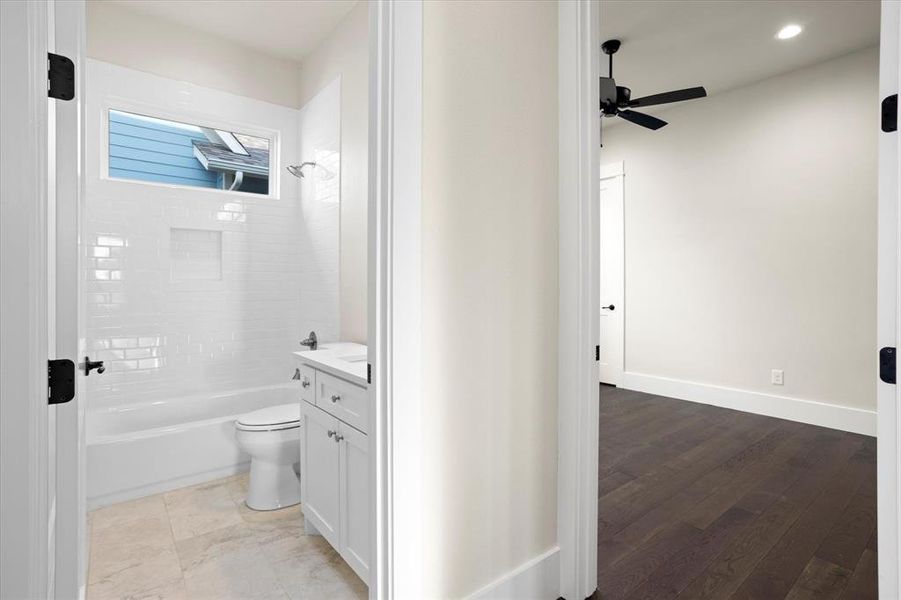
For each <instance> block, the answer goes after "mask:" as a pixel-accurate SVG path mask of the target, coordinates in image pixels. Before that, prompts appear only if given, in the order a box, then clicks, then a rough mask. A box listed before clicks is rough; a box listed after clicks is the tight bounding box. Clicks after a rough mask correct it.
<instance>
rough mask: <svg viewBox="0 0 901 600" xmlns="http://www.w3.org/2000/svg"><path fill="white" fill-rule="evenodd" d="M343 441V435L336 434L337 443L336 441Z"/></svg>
mask: <svg viewBox="0 0 901 600" xmlns="http://www.w3.org/2000/svg"><path fill="white" fill-rule="evenodd" d="M343 439H344V436H343V435H338V433H337V432H336V433H335V441H336V442H340V441H341V440H343Z"/></svg>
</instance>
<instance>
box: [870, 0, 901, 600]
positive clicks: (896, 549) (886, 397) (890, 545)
mask: <svg viewBox="0 0 901 600" xmlns="http://www.w3.org/2000/svg"><path fill="white" fill-rule="evenodd" d="M899 36H901V4H899V3H898V2H897V1H892V0H883V2H882V32H881V40H880V52H879V100H880V102H881V101H883V99H884V98H887V97H888V96H890V95H892V94H896V95H897V94H898V87H899V81H898V80H899V74H898V70H899V64H901V61H899V54H901V46H899ZM896 115H897V113H896ZM899 143H901V141H899V135H898V132H897V131H894V132H886V131H882V132H880V133H879V221H878V223H879V224H878V227H879V246H878V259H877V262H878V267H877V282H878V296H877V297H878V311H877V331H876V338H877V339H876V342H877V346H878V348H895V349H896V350H895V352H896V353H897V348H898V340H899V339H901V319H899V318H898V309H899V301H901V288H899V286H901V245H899V242H898V238H899V235H901V224H899V217H901V206H899V205H901V200H899V196H901V173H899V171H901V152H899ZM875 351H876V349H875V348H874V352H875ZM877 414H878V423H877V428H878V430H877V438H878V451H877V452H878V454H877V456H878V462H877V472H878V518H877V520H878V522H879V536H878V538H879V551H878V556H879V597H880V598H899V597H901V575H899V573H901V569H898V564H899V561H901V477H899V474H898V471H899V469H901V390H899V387H898V385H897V384H890V383H886V382H883V381H879V382H878V383H877Z"/></svg>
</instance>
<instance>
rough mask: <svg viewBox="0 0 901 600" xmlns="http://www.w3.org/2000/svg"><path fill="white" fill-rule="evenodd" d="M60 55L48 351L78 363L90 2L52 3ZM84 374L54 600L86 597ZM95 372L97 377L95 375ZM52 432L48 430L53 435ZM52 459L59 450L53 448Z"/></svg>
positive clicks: (69, 408)
mask: <svg viewBox="0 0 901 600" xmlns="http://www.w3.org/2000/svg"><path fill="white" fill-rule="evenodd" d="M52 20H53V22H54V38H55V47H56V50H55V52H56V53H57V54H61V55H63V56H66V57H68V58H69V59H71V60H72V62H73V63H74V64H75V98H74V99H73V100H68V101H62V100H55V101H53V108H52V113H51V120H50V123H51V127H52V131H53V132H55V141H56V144H55V146H56V148H55V164H53V163H52V162H51V165H52V167H53V168H52V169H51V175H52V177H51V180H52V181H51V186H50V189H51V190H54V191H55V204H54V205H52V207H51V212H52V215H53V229H52V230H51V232H50V237H51V239H52V240H55V249H54V250H55V251H54V255H53V257H52V260H51V262H52V264H53V265H54V272H53V273H51V275H52V279H51V284H50V287H51V294H50V298H51V300H52V303H51V308H52V314H51V318H53V319H55V322H54V323H53V326H52V327H51V331H52V332H53V333H54V337H53V339H51V344H52V345H51V349H54V348H55V352H56V356H57V357H59V358H68V359H71V360H72V361H73V362H75V363H76V365H77V364H78V363H80V362H81V361H82V359H83V357H84V356H85V354H86V352H85V348H84V331H85V327H84V302H83V296H82V294H83V290H82V289H81V285H80V282H81V277H80V276H79V274H80V273H81V268H82V264H81V259H82V256H83V254H84V251H83V247H82V245H81V240H82V239H83V237H82V236H81V235H80V233H81V224H82V215H83V214H84V211H83V206H84V204H83V203H84V194H83V182H82V181H81V178H80V175H81V165H82V143H83V135H82V123H83V114H84V69H83V67H84V60H83V57H84V43H85V40H84V36H85V23H84V21H85V5H84V2H83V1H81V0H74V1H73V0H67V1H65V2H55V3H54V18H53V19H52ZM83 375H84V373H83V372H82V371H76V379H75V381H76V389H75V398H74V399H73V400H71V401H69V402H68V403H66V404H58V405H56V407H55V408H54V409H52V410H53V412H54V413H55V418H56V422H55V433H56V435H55V438H54V439H55V442H56V443H55V446H56V447H55V460H53V462H54V466H55V469H52V470H51V478H53V480H54V482H55V484H54V487H55V497H56V505H55V507H56V509H55V511H54V513H55V517H56V527H55V548H54V549H51V551H53V550H55V553H56V560H55V564H56V572H55V587H56V597H57V598H74V597H79V596H83V594H82V593H81V592H83V590H84V587H85V583H86V582H85V579H86V570H87V561H86V550H87V548H86V543H87V542H86V540H87V536H86V528H87V514H86V502H85V499H86V497H85V485H84V473H85V466H84V457H85V448H84V412H85V407H86V405H87V397H86V393H85V381H84V376H83ZM95 376H96V374H95ZM52 434H53V431H51V435H52ZM50 456H51V460H52V459H53V457H54V451H53V450H52V451H51V455H50Z"/></svg>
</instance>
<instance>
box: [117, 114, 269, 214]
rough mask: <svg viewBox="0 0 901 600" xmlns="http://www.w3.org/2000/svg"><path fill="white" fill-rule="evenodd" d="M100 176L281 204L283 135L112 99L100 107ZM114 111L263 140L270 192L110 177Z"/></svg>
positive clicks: (120, 180) (241, 124) (216, 119)
mask: <svg viewBox="0 0 901 600" xmlns="http://www.w3.org/2000/svg"><path fill="white" fill-rule="evenodd" d="M100 110H101V115H100V157H99V158H100V165H99V166H100V173H99V178H100V180H101V181H108V182H117V183H126V184H135V185H146V186H153V187H158V188H168V189H175V190H196V191H198V192H206V193H213V194H217V193H218V194H227V195H229V196H239V197H244V198H269V199H274V200H278V199H280V198H281V183H282V174H281V170H280V168H279V166H280V165H281V132H280V131H278V130H276V129H270V128H268V127H261V126H259V125H254V124H251V123H242V122H238V121H233V120H230V119H223V118H219V117H216V116H211V115H209V114H199V113H197V112H195V111H191V110H183V109H172V108H171V107H164V106H159V105H155V104H151V103H145V102H135V101H133V100H128V99H125V98H119V97H108V98H106V99H105V100H104V101H103V102H102V103H101V106H100ZM110 111H117V112H122V113H127V114H133V115H138V116H142V117H149V118H152V119H160V120H167V121H173V122H176V123H181V124H184V125H191V126H194V127H206V128H209V129H220V130H223V131H229V132H231V133H238V134H241V135H248V136H253V137H258V138H262V139H265V140H268V142H269V192H268V193H266V194H259V193H255V192H242V191H240V190H238V191H236V190H225V189H219V188H209V187H202V186H192V185H183V184H179V183H162V182H159V181H145V180H142V179H128V178H123V177H112V176H110V173H109V163H110V160H109V159H110V156H109V151H110V143H109V129H110V125H109V124H110Z"/></svg>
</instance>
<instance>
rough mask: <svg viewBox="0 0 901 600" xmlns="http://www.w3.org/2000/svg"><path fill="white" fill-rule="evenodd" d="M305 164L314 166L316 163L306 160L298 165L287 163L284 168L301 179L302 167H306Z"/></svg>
mask: <svg viewBox="0 0 901 600" xmlns="http://www.w3.org/2000/svg"><path fill="white" fill-rule="evenodd" d="M307 166H310V167H315V166H316V163H314V162H310V161H308V162H303V163H300V164H299V165H288V166H287V167H285V168H286V169H287V170H288V173H291V175H294V176H295V177H299V178H301V179H303V177H304V174H303V168H304V167H307Z"/></svg>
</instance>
